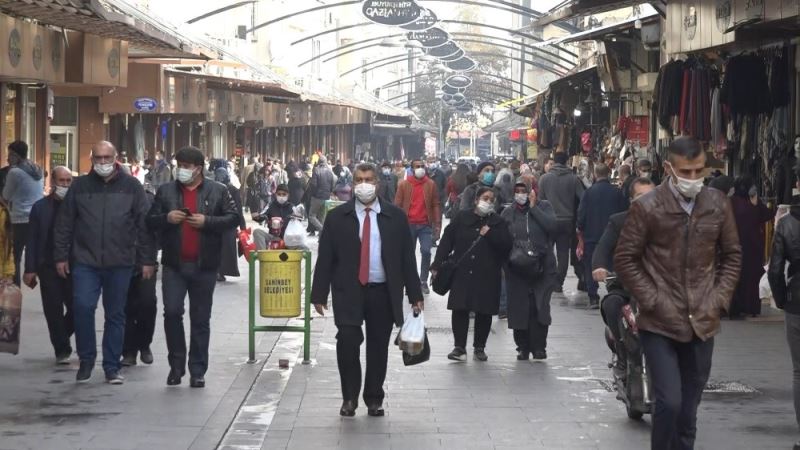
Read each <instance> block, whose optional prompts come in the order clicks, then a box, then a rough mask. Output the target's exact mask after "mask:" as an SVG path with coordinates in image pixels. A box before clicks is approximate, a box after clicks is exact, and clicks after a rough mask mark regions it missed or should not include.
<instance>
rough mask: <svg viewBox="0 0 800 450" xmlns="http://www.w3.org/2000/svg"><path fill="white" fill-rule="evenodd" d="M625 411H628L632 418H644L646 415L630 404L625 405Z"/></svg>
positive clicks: (629, 416)
mask: <svg viewBox="0 0 800 450" xmlns="http://www.w3.org/2000/svg"><path fill="white" fill-rule="evenodd" d="M625 411H626V412H627V413H628V418H629V419H631V420H642V417H643V416H644V414H643V413H642V412H641V411H637V410H635V409H633V408H631V407H630V405H625Z"/></svg>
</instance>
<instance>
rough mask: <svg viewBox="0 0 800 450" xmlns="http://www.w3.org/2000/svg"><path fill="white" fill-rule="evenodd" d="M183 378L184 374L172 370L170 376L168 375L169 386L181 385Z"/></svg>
mask: <svg viewBox="0 0 800 450" xmlns="http://www.w3.org/2000/svg"><path fill="white" fill-rule="evenodd" d="M181 377H183V374H182V373H180V372H178V371H177V370H175V369H172V370H170V371H169V375H167V386H177V385H179V384H181Z"/></svg>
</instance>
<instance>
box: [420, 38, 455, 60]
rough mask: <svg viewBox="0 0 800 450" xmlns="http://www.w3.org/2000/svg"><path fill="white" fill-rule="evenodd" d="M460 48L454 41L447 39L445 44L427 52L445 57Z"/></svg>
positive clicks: (434, 55) (437, 56)
mask: <svg viewBox="0 0 800 450" xmlns="http://www.w3.org/2000/svg"><path fill="white" fill-rule="evenodd" d="M459 50H461V49H460V48H459V47H458V44H456V43H455V42H453V41H447V42H445V43H444V44H443V45H440V46H438V47H434V48H431V49H428V50H427V51H426V53H427V54H429V55H431V56H433V57H436V58H443V57H446V56H451V55H454V54H455V53H457V52H458V51H459Z"/></svg>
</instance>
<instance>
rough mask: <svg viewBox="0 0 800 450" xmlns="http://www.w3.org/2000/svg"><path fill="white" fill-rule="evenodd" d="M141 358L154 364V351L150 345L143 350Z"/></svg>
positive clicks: (147, 362) (146, 362)
mask: <svg viewBox="0 0 800 450" xmlns="http://www.w3.org/2000/svg"><path fill="white" fill-rule="evenodd" d="M139 358H140V359H141V360H142V362H143V363H145V364H153V352H151V351H150V348H149V347H148V348H145V349H143V350H142V351H141V353H140V354H139Z"/></svg>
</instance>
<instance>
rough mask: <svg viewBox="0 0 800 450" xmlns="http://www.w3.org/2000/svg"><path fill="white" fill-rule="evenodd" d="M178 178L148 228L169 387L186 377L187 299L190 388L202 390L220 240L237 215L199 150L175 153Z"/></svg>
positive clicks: (161, 196) (163, 191)
mask: <svg viewBox="0 0 800 450" xmlns="http://www.w3.org/2000/svg"><path fill="white" fill-rule="evenodd" d="M175 158H176V159H177V161H178V173H177V177H176V178H177V180H176V181H174V182H172V183H167V184H165V185H164V186H161V188H160V189H159V190H158V192H157V193H156V197H155V200H154V201H153V206H152V207H151V208H150V212H149V213H148V215H147V224H148V226H149V227H150V228H151V229H152V230H153V231H155V232H158V233H159V235H160V238H161V249H162V254H161V264H162V266H164V275H163V279H162V281H161V289H162V297H163V301H164V331H165V334H166V337H167V351H168V355H167V359H168V360H169V366H170V371H169V375H168V376H167V385H169V386H175V385H178V384H181V379H182V378H183V376H184V375H185V373H186V335H185V333H184V327H183V315H184V304H185V301H186V295H187V293H188V295H189V320H190V321H191V334H190V342H189V349H190V350H189V361H188V362H189V366H188V368H189V375H190V386H191V387H197V388H202V387H205V374H206V371H207V370H208V344H209V340H210V338H211V324H210V322H211V305H212V303H213V297H214V287H215V285H216V282H217V273H218V270H219V265H220V255H221V254H222V245H223V236H224V235H225V233H226V232H227V231H229V230H232V229H234V228H236V226H237V225H239V222H240V217H239V213H238V212H237V211H236V208H235V203H234V201H233V198H231V194H230V192H229V191H228V188H227V187H225V186H224V185H222V184H220V183H217V182H216V181H213V180H209V179H205V178H204V177H203V172H202V171H203V152H201V151H200V150H199V149H197V148H195V147H184V148H182V149H180V150H178V152H177V153H176V155H175Z"/></svg>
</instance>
